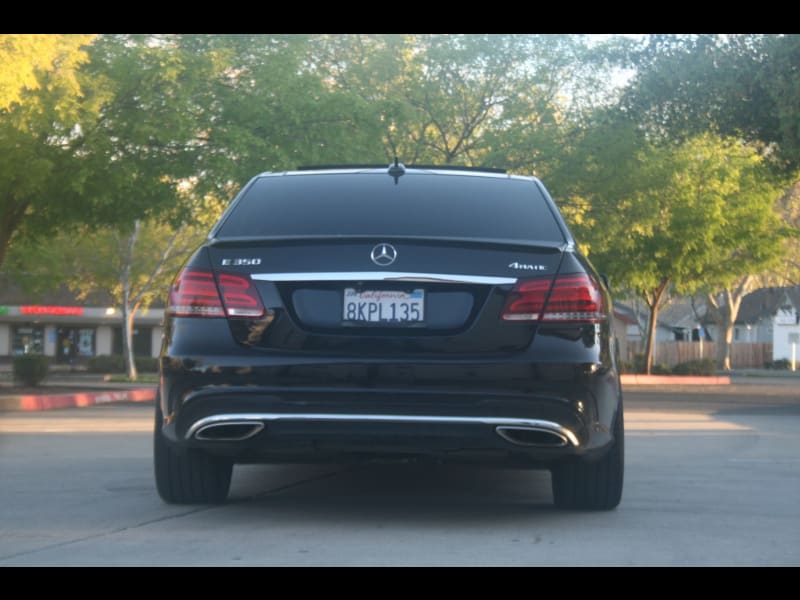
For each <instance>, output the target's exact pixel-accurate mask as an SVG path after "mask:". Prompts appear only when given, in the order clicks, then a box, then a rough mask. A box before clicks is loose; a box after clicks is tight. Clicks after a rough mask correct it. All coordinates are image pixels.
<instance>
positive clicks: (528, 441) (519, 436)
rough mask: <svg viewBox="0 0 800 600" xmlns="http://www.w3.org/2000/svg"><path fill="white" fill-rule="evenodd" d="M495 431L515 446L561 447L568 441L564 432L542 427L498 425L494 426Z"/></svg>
mask: <svg viewBox="0 0 800 600" xmlns="http://www.w3.org/2000/svg"><path fill="white" fill-rule="evenodd" d="M495 432H496V433H497V435H499V436H500V437H501V438H503V439H504V440H506V441H507V442H511V443H512V444H514V445H516V446H535V447H539V448H563V447H564V446H566V445H567V444H568V443H569V439H568V438H567V436H565V435H564V434H562V433H560V432H558V431H553V430H551V429H546V428H543V427H525V426H521V425H513V426H512V425H500V426H499V427H496V428H495Z"/></svg>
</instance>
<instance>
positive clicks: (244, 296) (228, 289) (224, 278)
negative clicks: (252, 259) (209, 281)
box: [217, 273, 264, 319]
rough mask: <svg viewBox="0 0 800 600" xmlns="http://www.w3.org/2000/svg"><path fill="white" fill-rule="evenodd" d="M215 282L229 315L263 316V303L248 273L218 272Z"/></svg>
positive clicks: (254, 317)
mask: <svg viewBox="0 0 800 600" xmlns="http://www.w3.org/2000/svg"><path fill="white" fill-rule="evenodd" d="M217 284H218V285H219V291H220V293H221V294H222V302H223V304H225V311H226V313H227V315H228V316H229V317H247V318H250V319H257V318H258V317H263V316H264V305H263V304H262V303H261V297H260V296H259V295H258V291H257V290H256V286H254V285H253V282H252V280H251V279H250V276H249V275H244V276H243V275H231V274H229V273H220V274H219V275H218V276H217Z"/></svg>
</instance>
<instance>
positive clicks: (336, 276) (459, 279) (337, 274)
mask: <svg viewBox="0 0 800 600" xmlns="http://www.w3.org/2000/svg"><path fill="white" fill-rule="evenodd" d="M250 277H251V278H252V279H257V280H259V281H275V282H281V281H414V282H429V283H479V284H483V285H512V284H515V283H517V278H516V277H489V276H485V275H451V274H441V273H402V272H397V271H334V272H330V273H253V274H252V275H250Z"/></svg>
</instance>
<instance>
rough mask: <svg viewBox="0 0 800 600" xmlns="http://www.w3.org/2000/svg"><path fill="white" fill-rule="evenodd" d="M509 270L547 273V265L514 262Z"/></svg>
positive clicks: (509, 266)
mask: <svg viewBox="0 0 800 600" xmlns="http://www.w3.org/2000/svg"><path fill="white" fill-rule="evenodd" d="M508 268H509V269H517V270H520V271H547V266H546V265H531V264H528V263H520V262H516V261H514V262H512V263H511V264H509V265H508Z"/></svg>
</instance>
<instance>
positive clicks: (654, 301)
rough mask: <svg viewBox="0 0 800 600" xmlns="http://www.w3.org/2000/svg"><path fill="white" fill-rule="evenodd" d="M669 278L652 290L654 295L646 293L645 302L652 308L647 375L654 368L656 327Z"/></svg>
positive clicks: (646, 355)
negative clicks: (650, 295)
mask: <svg viewBox="0 0 800 600" xmlns="http://www.w3.org/2000/svg"><path fill="white" fill-rule="evenodd" d="M668 284H669V279H662V280H661V283H659V284H658V286H656V287H655V288H654V289H653V290H652V297H649V293H648V294H645V302H647V306H648V308H650V323H649V324H648V326H647V345H646V346H645V363H644V364H645V368H644V372H645V373H646V374H647V375H650V373H651V372H652V370H653V346H654V344H655V341H656V327H657V326H658V311H659V310H660V309H661V301H662V300H663V298H664V292H665V291H666V290H667V285H668Z"/></svg>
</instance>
